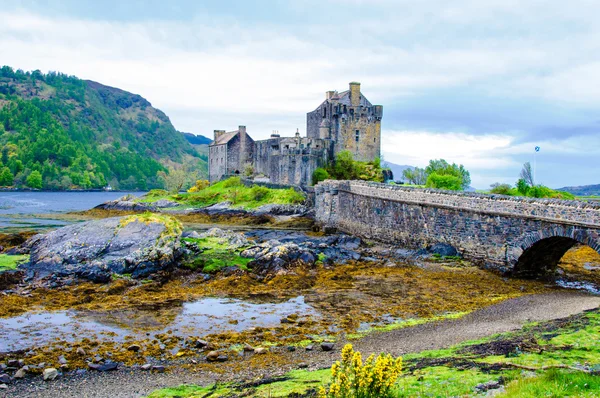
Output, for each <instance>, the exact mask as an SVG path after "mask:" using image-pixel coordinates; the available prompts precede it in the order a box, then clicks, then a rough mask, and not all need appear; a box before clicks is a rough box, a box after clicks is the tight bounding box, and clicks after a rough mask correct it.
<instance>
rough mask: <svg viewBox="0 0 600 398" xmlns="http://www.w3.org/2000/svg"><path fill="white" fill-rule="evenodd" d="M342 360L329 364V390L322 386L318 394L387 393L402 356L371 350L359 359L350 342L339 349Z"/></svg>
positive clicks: (328, 397) (359, 396) (343, 397)
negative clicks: (378, 353)
mask: <svg viewBox="0 0 600 398" xmlns="http://www.w3.org/2000/svg"><path fill="white" fill-rule="evenodd" d="M341 358H342V360H341V361H338V362H336V363H334V364H333V365H332V366H331V378H332V380H331V384H330V386H329V390H327V389H325V388H324V387H322V388H321V389H320V390H319V394H318V395H319V397H320V398H334V397H335V398H366V397H374V398H375V397H376V398H378V397H391V396H392V391H393V390H392V389H393V387H394V385H395V384H396V380H398V376H400V374H401V373H402V358H396V359H394V358H392V356H391V355H385V354H380V355H379V356H378V357H375V355H374V354H371V355H370V356H369V357H368V358H367V360H366V361H365V362H364V363H363V360H362V355H361V353H360V352H357V351H354V349H353V348H352V345H351V344H346V345H345V346H344V348H343V349H342V355H341Z"/></svg>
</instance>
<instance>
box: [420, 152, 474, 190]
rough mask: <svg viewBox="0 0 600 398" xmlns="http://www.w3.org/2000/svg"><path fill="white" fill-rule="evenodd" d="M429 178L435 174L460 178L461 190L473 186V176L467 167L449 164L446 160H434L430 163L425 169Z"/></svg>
mask: <svg viewBox="0 0 600 398" xmlns="http://www.w3.org/2000/svg"><path fill="white" fill-rule="evenodd" d="M425 173H426V174H427V178H428V179H429V176H430V175H431V174H433V173H435V174H437V175H451V176H455V177H458V178H459V179H460V180H461V188H462V189H466V188H468V187H469V185H471V174H470V173H469V171H468V170H467V169H465V167H464V166H463V165H462V164H461V165H457V164H456V163H452V164H450V163H448V162H446V160H444V159H433V160H430V161H429V164H428V165H427V167H425Z"/></svg>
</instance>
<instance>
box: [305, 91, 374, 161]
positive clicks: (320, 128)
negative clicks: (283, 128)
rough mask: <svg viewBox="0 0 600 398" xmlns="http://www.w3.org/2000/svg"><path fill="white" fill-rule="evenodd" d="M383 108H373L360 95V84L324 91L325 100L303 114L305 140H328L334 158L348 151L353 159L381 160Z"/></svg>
mask: <svg viewBox="0 0 600 398" xmlns="http://www.w3.org/2000/svg"><path fill="white" fill-rule="evenodd" d="M382 117H383V106H381V105H372V104H371V103H370V102H369V100H367V99H366V98H365V96H364V95H362V93H361V92H360V83H357V82H352V83H350V87H349V90H347V91H344V92H341V93H338V92H337V91H327V92H326V93H325V101H324V102H323V103H321V105H319V107H317V109H315V110H314V111H312V112H309V113H307V115H306V133H307V136H308V138H319V139H324V140H330V141H331V142H332V143H333V156H334V158H335V155H337V154H338V153H339V152H341V151H350V152H351V153H352V155H353V156H354V159H356V160H362V161H371V160H373V159H375V158H378V157H381V118H382Z"/></svg>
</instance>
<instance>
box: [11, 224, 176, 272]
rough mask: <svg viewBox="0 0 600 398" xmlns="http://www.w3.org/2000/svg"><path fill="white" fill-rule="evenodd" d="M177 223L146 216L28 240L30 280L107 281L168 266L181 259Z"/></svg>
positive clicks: (70, 228) (61, 230) (72, 227)
mask: <svg viewBox="0 0 600 398" xmlns="http://www.w3.org/2000/svg"><path fill="white" fill-rule="evenodd" d="M181 231H182V227H181V223H179V221H177V220H175V219H174V218H172V217H169V216H165V215H157V214H152V213H145V214H140V215H133V216H127V217H114V218H107V219H104V220H94V221H88V222H84V223H81V224H75V225H69V226H67V227H63V228H59V229H57V230H55V231H52V232H49V233H47V234H43V235H37V236H35V237H33V238H31V239H30V240H28V241H27V242H26V243H25V245H24V248H25V249H28V250H29V251H30V254H31V257H30V261H29V263H27V264H25V265H22V266H21V267H20V268H21V269H23V270H24V271H25V272H26V274H27V277H28V278H29V279H34V280H38V279H44V280H49V281H52V282H56V283H59V284H60V283H62V282H64V279H72V278H78V279H86V280H90V281H93V282H108V281H109V280H110V279H111V277H112V276H113V275H114V274H120V275H123V274H127V275H131V277H133V278H146V277H148V276H150V275H152V274H154V273H156V272H159V271H163V270H167V269H169V268H171V267H172V266H173V265H174V263H175V261H176V260H177V258H178V257H179V256H180V243H179V240H180V236H181Z"/></svg>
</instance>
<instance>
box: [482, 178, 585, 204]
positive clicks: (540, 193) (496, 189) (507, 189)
mask: <svg viewBox="0 0 600 398" xmlns="http://www.w3.org/2000/svg"><path fill="white" fill-rule="evenodd" d="M489 193H493V194H497V195H508V196H525V197H528V198H551V199H566V200H574V199H575V195H573V194H571V193H569V192H565V191H557V190H554V189H551V188H548V187H547V186H544V185H534V186H530V185H528V184H527V183H526V182H525V180H523V179H519V180H518V181H517V184H516V187H513V186H512V185H510V184H500V183H495V184H492V185H491V186H490V191H489Z"/></svg>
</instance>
